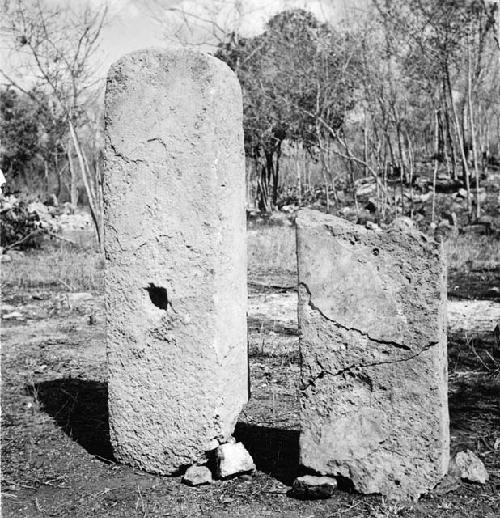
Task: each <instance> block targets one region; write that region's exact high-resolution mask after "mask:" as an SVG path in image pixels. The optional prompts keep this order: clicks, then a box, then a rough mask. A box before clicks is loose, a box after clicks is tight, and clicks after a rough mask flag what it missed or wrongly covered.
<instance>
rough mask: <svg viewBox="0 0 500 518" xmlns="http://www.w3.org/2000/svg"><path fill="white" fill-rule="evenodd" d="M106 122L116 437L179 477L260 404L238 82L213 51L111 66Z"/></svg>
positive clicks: (118, 445) (136, 56)
mask: <svg viewBox="0 0 500 518" xmlns="http://www.w3.org/2000/svg"><path fill="white" fill-rule="evenodd" d="M105 122H106V143H105V180H104V194H105V251H106V260H107V266H106V307H107V320H108V325H107V346H108V363H109V415H110V431H111V440H112V444H113V448H114V452H115V455H116V457H117V458H118V459H119V460H120V461H123V462H126V463H129V464H132V465H134V466H138V467H140V468H143V469H145V470H148V471H151V472H156V473H161V474H171V473H175V472H177V471H178V470H179V469H180V468H181V467H182V466H186V465H190V464H194V463H197V462H199V461H200V460H202V459H203V458H204V452H205V451H206V450H210V449H213V448H214V447H216V446H217V444H219V442H225V441H227V440H228V439H229V437H230V436H231V434H232V432H233V429H234V424H235V421H236V419H237V416H238V414H239V412H240V410H241V409H242V407H243V405H244V404H245V403H246V401H247V397H248V364H247V336H246V335H247V330H246V305H247V287H246V232H245V211H244V203H245V183H244V182H245V172H244V155H243V130H242V100H241V92H240V87H239V84H238V80H237V78H236V76H235V75H234V74H233V72H231V70H230V69H229V68H228V67H227V66H226V65H225V64H224V63H222V62H221V61H219V60H217V59H215V58H213V57H211V56H208V55H203V54H199V53H195V52H190V51H187V50H168V51H167V50H156V49H153V50H149V51H139V52H135V53H133V54H130V55H127V56H125V57H123V58H122V59H120V60H119V61H118V62H117V63H115V64H114V65H113V66H112V67H111V69H110V72H109V75H108V82H107V90H106V110H105ZM214 443H215V446H214Z"/></svg>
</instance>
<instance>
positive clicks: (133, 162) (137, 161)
mask: <svg viewBox="0 0 500 518" xmlns="http://www.w3.org/2000/svg"><path fill="white" fill-rule="evenodd" d="M109 145H110V147H111V149H112V150H113V153H114V154H115V156H117V157H119V158H121V159H122V160H123V161H124V162H125V163H127V164H144V163H145V160H142V159H141V158H137V159H135V160H132V159H130V158H128V157H126V156H125V155H124V154H123V153H120V151H118V149H117V148H116V146H115V145H114V144H113V142H111V141H109Z"/></svg>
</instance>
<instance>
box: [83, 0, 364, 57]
mask: <svg viewBox="0 0 500 518" xmlns="http://www.w3.org/2000/svg"><path fill="white" fill-rule="evenodd" d="M91 3H93V4H95V5H101V4H102V1H101V0H91ZM365 3H366V0H108V6H109V15H110V21H109V23H108V25H107V27H106V28H105V30H104V32H103V50H104V56H103V63H104V64H105V65H106V66H109V65H110V64H111V63H112V62H113V61H115V60H116V59H118V58H119V57H120V56H121V55H123V54H126V53H128V52H132V51H133V50H136V49H140V48H146V47H153V46H160V47H161V46H166V45H181V44H183V43H186V42H187V41H189V42H194V43H203V42H205V41H206V39H207V37H206V34H205V33H204V32H203V31H202V30H200V25H201V24H200V23H199V22H197V21H196V17H199V18H203V19H210V20H215V22H216V23H217V25H219V26H220V27H221V28H223V29H232V28H233V27H234V26H235V25H236V24H239V25H240V32H241V34H242V35H243V36H253V35H255V34H258V33H260V32H262V31H263V30H264V25H265V22H266V21H267V20H268V19H269V17H270V16H272V15H274V14H276V13H278V12H280V11H281V10H283V9H286V8H296V7H301V8H306V9H308V10H310V11H312V12H313V13H314V14H315V15H316V16H317V17H318V18H319V19H321V20H329V21H331V22H333V23H335V22H336V21H338V20H340V19H342V18H344V17H346V16H347V15H348V14H349V13H352V9H353V8H356V7H362V5H363V4H365ZM238 4H240V12H241V16H240V17H238V16H237V14H236V13H237V8H236V6H237V5H238ZM168 9H177V10H178V12H177V14H176V15H174V14H173V13H172V12H168ZM179 11H183V12H186V13H190V14H191V15H193V16H192V17H188V18H186V19H188V20H189V25H190V28H191V29H192V30H191V31H190V32H186V31H184V33H183V34H181V35H178V36H176V34H175V32H176V29H178V28H179V23H178V20H179ZM212 41H215V40H212ZM199 47H200V48H201V50H205V51H209V50H210V49H211V47H209V46H207V45H199Z"/></svg>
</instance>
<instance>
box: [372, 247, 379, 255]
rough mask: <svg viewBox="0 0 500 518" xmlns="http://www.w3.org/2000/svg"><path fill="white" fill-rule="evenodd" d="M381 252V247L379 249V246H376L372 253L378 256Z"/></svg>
mask: <svg viewBox="0 0 500 518" xmlns="http://www.w3.org/2000/svg"><path fill="white" fill-rule="evenodd" d="M379 253H380V251H379V249H378V248H374V249H373V250H372V254H373V255H375V256H376V255H378V254H379Z"/></svg>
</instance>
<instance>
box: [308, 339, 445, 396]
mask: <svg viewBox="0 0 500 518" xmlns="http://www.w3.org/2000/svg"><path fill="white" fill-rule="evenodd" d="M438 344H439V342H430V343H429V344H427V345H426V346H425V347H423V348H422V349H420V351H417V352H416V353H415V354H412V355H411V356H407V357H405V358H398V359H397V360H386V361H379V362H372V363H355V364H354V365H349V366H348V367H344V368H343V369H340V370H338V371H337V372H332V371H330V370H328V369H325V368H324V367H323V366H322V365H321V363H319V362H318V360H316V361H317V363H318V365H319V366H320V367H321V372H320V373H319V374H317V375H316V376H314V378H312V379H310V380H309V381H308V383H307V385H306V386H305V387H304V388H303V389H302V391H305V390H307V389H308V388H309V387H310V386H311V385H314V386H316V381H317V380H318V379H322V378H324V377H325V376H326V375H329V376H341V375H342V374H345V373H346V372H349V371H351V370H353V369H366V368H369V367H377V366H378V365H386V364H392V363H402V362H407V361H410V360H413V359H415V358H417V356H420V355H421V354H423V353H424V352H425V351H428V350H429V349H430V348H431V347H434V346H436V345H438Z"/></svg>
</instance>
